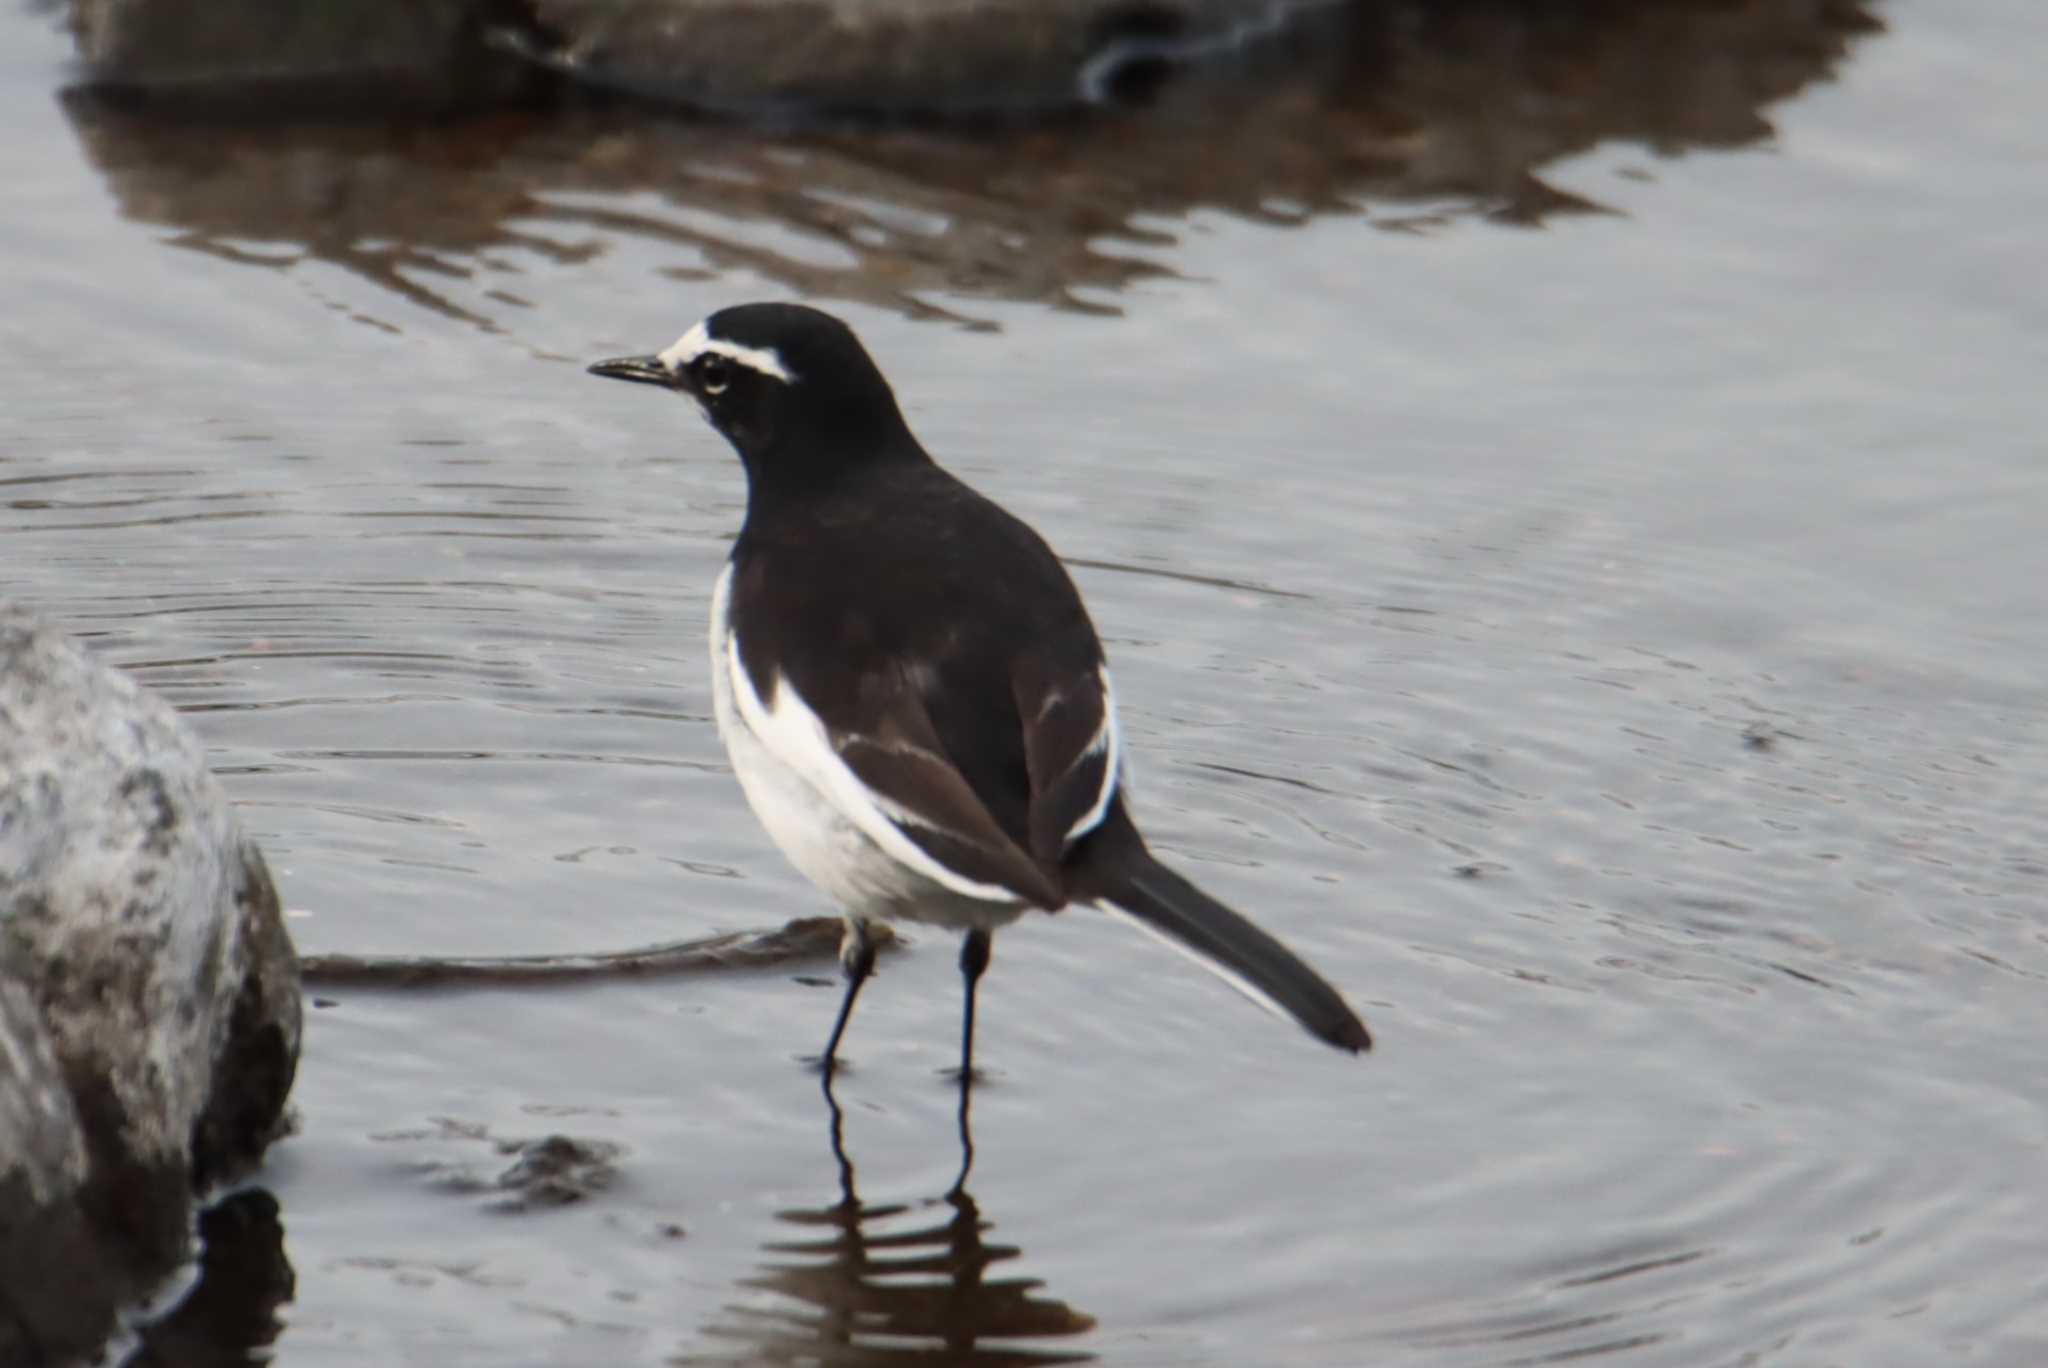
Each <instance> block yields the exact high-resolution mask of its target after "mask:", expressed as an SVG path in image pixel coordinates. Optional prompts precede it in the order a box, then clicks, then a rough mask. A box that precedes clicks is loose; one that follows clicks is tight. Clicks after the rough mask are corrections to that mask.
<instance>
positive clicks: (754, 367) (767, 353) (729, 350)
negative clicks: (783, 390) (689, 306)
mask: <svg viewBox="0 0 2048 1368" xmlns="http://www.w3.org/2000/svg"><path fill="white" fill-rule="evenodd" d="M707 352H709V353H712V354H714V355H717V356H722V357H724V358H725V359H726V360H728V361H732V362H736V363H737V364H739V365H742V366H745V367H746V368H747V369H748V370H751V371H759V372H760V373H761V374H763V375H765V376H768V377H770V378H771V379H775V380H780V381H782V382H783V383H784V384H789V383H790V382H792V381H794V380H795V379H796V377H795V376H794V375H791V374H790V373H789V367H787V366H785V365H783V364H782V354H781V353H780V352H778V351H776V350H775V348H773V347H743V346H741V345H740V344H739V343H737V342H726V341H723V340H721V339H719V338H715V337H713V336H712V335H711V333H710V331H709V330H708V329H706V328H705V326H704V325H703V324H702V323H699V324H698V325H697V326H696V327H694V328H692V329H690V330H689V331H688V332H686V333H684V334H683V335H682V336H681V337H678V338H677V339H676V340H675V342H674V344H673V345H672V346H670V347H669V349H668V350H667V351H665V352H660V353H657V356H656V359H657V360H659V361H660V362H661V364H662V365H664V366H666V367H668V371H669V374H671V375H678V374H681V373H682V370H683V368H684V367H685V366H687V365H689V364H690V363H691V362H692V361H695V360H696V359H697V358H698V357H700V356H703V355H704V354H705V353H707Z"/></svg>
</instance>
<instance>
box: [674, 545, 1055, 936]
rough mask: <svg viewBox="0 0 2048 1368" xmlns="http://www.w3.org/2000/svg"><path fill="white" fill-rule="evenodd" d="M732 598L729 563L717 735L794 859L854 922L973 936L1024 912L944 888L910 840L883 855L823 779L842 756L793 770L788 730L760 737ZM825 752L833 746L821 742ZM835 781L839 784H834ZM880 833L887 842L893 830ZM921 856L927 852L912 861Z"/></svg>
mask: <svg viewBox="0 0 2048 1368" xmlns="http://www.w3.org/2000/svg"><path fill="white" fill-rule="evenodd" d="M731 594H732V566H731V565H730V564H728V565H727V566H726V567H725V569H724V571H723V572H722V573H720V575H719V577H718V584H717V586H716V588H714V589H713V590H712V595H711V643H710V644H711V701H712V707H713V710H714V712H715V714H716V716H717V719H718V735H719V739H720V740H722V741H724V742H725V753H726V756H727V757H728V758H729V759H730V760H731V761H732V771H733V774H734V776H735V777H737V778H738V779H739V781H740V789H741V791H742V792H744V793H745V794H746V795H747V806H749V807H751V808H752V809H753V810H754V816H755V817H757V818H759V819H760V822H761V825H762V826H763V827H765V828H766V829H767V832H768V835H769V838H770V839H771V840H773V841H774V842H775V844H776V846H777V847H778V848H780V849H781V851H782V853H783V854H784V855H785V856H787V857H788V859H789V862H790V863H791V864H793V865H795V866H796V867H797V869H798V870H799V871H801V872H802V874H803V875H804V877H805V878H807V879H809V880H810V881H811V882H812V883H814V884H816V885H817V886H818V887H819V888H820V889H822V890H823V891H824V892H825V894H826V896H828V897H830V898H831V899H832V900H833V901H834V902H836V903H838V904H839V908H840V910H841V911H842V912H844V913H845V914H847V915H848V916H852V917H860V918H892V919H904V920H909V921H921V922H930V923H933V924H936V925H940V926H948V927H955V928H959V929H961V930H967V929H972V928H976V927H979V928H983V929H994V928H996V927H999V926H1004V925H1007V924H1008V923H1010V922H1012V921H1015V920H1016V919H1017V918H1018V917H1019V916H1020V915H1022V913H1023V910H1024V907H1025V904H1024V903H1023V902H1021V901H1020V900H1018V899H1016V898H1015V897H1011V896H1008V895H1007V894H1000V893H997V894H996V895H994V896H991V892H992V891H983V892H966V891H962V888H961V887H957V886H956V887H949V886H948V883H953V884H956V885H957V884H963V883H964V881H962V880H960V879H959V878H958V877H957V876H956V877H955V878H954V879H951V880H948V881H946V882H941V879H940V878H937V877H933V876H932V872H925V871H922V870H920V869H919V868H918V867H917V865H916V864H915V863H913V862H912V861H911V860H906V859H905V858H903V857H902V854H901V853H900V852H901V851H902V850H903V848H904V847H905V846H907V845H908V838H907V837H900V836H899V837H898V838H897V841H896V842H895V843H894V844H895V845H896V846H897V849H898V852H899V853H892V852H891V851H890V850H887V849H884V848H883V846H882V844H881V841H880V840H878V839H877V837H876V836H875V835H871V834H870V832H871V831H872V830H874V829H875V822H876V817H875V815H874V814H873V813H862V814H860V815H861V816H864V817H865V818H866V822H865V827H866V829H864V824H863V822H862V821H858V820H856V819H855V815H854V814H852V813H850V812H849V811H848V806H847V805H848V802H849V800H848V798H847V797H846V793H845V789H846V782H845V781H846V779H847V778H848V777H850V776H846V775H843V774H838V773H834V774H832V775H825V774H824V773H823V770H824V768H825V766H827V765H828V764H831V765H837V764H838V761H837V758H836V756H810V755H805V756H802V757H800V759H801V761H802V763H791V761H790V760H789V759H787V758H785V756H784V755H783V754H780V753H778V751H779V750H780V751H787V750H789V749H790V748H791V745H792V742H791V740H790V736H791V732H790V730H789V729H787V728H782V727H774V728H770V730H771V731H773V732H774V733H775V735H774V736H772V737H764V736H763V735H762V734H761V731H760V730H759V729H757V727H756V726H755V725H753V724H752V723H750V722H749V720H748V715H749V714H750V713H752V714H756V715H758V714H759V713H760V712H761V709H762V705H761V703H760V702H759V700H751V701H752V703H753V706H752V707H742V706H741V703H740V700H739V698H738V697H737V695H736V692H735V690H736V688H740V687H745V688H749V689H751V685H749V684H747V683H746V681H745V678H744V675H743V674H742V673H741V671H742V669H743V667H741V666H740V665H739V662H738V659H737V655H736V653H735V651H734V648H733V642H732V630H731V627H730V625H729V623H728V621H727V612H728V606H729V603H730V600H731ZM797 706H799V707H801V704H800V703H799V704H798V705H797ZM778 711H780V709H779V708H778ZM819 748H820V749H821V750H823V749H827V748H825V747H823V745H822V743H821V744H820V747H819ZM841 768H842V769H843V766H841ZM832 780H836V781H837V783H836V786H835V785H834V784H833V783H832V782H830V781H832ZM854 801H857V800H854ZM883 820H886V819H883ZM881 835H882V836H883V837H887V835H888V832H887V831H883V832H881ZM918 856H921V852H918V854H917V855H914V856H913V859H917V858H918ZM922 863H923V864H925V865H926V866H927V869H929V868H930V866H931V861H930V859H929V857H922ZM933 872H936V871H933ZM942 877H943V876H942ZM969 886H971V885H969Z"/></svg>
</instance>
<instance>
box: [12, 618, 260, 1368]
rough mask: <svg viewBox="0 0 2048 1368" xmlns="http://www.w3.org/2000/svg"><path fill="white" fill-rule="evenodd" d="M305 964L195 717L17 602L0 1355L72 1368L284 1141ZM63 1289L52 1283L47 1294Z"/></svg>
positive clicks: (13, 667) (14, 620)
mask: <svg viewBox="0 0 2048 1368" xmlns="http://www.w3.org/2000/svg"><path fill="white" fill-rule="evenodd" d="M299 1024H300V1023H299V993H298V978H297V966H296V961H295V958H294V956H293V953H292V948H291V942H290V939H289V937H288V936H287V935H286V932H285V929H284V922H283V915H282V912H281V909H280V908H279V905H278V901H277V894H276V891H275V889H274V888H273V887H272V885H271V882H270V877H269V874H268V872H267V871H266V870H265V868H264V864H263V859H262V856H261V855H260V854H259V853H258V851H257V849H256V847H255V846H254V845H253V844H252V843H251V842H250V841H249V840H248V839H247V838H246V837H245V836H244V835H243V834H242V832H241V829H240V827H239V825H238V824H237V822H236V820H235V817H234V813H233V811H232V810H231V808H230V807H229V805H228V802H227V799H226V797H225V795H223V794H222V792H221V791H220V788H219V786H218V785H217V784H216V783H215V782H214V780H213V778H212V776H211V775H210V774H209V773H208V772H207V770H206V765H205V759H204V756H203V755H202V753H201V751H200V748H199V745H198V743H197V742H196V741H195V740H194V739H193V737H192V735H191V733H190V732H189V731H188V730H186V728H185V727H184V726H183V725H182V724H181V723H180V722H179V720H178V718H177V717H176V715H175V714H174V713H173V712H172V711H171V710H170V708H168V707H167V706H165V704H164V703H163V702H162V701H161V700H159V699H157V698H155V697H154V696H152V695H150V694H148V693H145V692H144V691H143V690H142V689H141V688H139V687H138V686H137V685H136V684H135V682H134V681H133V680H131V679H129V678H128V677H127V676H126V675H123V674H121V673H120V672H118V671H116V670H113V669H110V668H108V667H107V666H104V665H101V664H99V663H98V662H96V661H94V660H93V659H92V658H91V657H89V656H88V655H86V654H85V653H84V652H83V651H82V650H80V649H79V648H78V646H76V645H75V644H74V643H72V642H71V641H69V640H67V639H66V638H65V637H63V636H62V635H61V634H59V633H57V632H55V631H53V630H51V629H50V628H49V627H47V626H45V625H43V624H41V623H40V622H38V621H37V620H36V619H35V618H34V617H33V616H31V615H30V614H28V613H27V612H25V611H24V610H22V609H20V608H17V607H12V606H8V605H0V1362H4V1363H7V1364H10V1365H12V1364H17V1363H36V1362H40V1361H49V1362H61V1361H63V1359H64V1358H65V1357H66V1356H67V1355H68V1354H72V1353H76V1352H80V1351H81V1350H83V1349H89V1348H90V1347H91V1346H92V1345H93V1344H95V1343H97V1342H98V1338H99V1337H100V1336H103V1335H104V1333H105V1330H106V1328H107V1327H108V1325H110V1324H111V1317H112V1315H113V1312H114V1310H115V1308H116V1307H118V1306H119V1305H120V1303H121V1302H123V1301H125V1300H127V1299H128V1298H129V1297H131V1296H132V1295H134V1294H135V1293H136V1292H137V1291H138V1290H140V1289H141V1288H142V1287H144V1286H146V1285H147V1284H148V1283H149V1282H150V1281H151V1280H153V1279H155V1278H157V1277H160V1276H162V1274H163V1273H164V1272H166V1271H168V1269H170V1268H171V1267H172V1266H174V1265H175V1264H176V1263H177V1262H179V1261H180V1260H181V1259H182V1258H183V1257H184V1256H185V1254H186V1253H187V1249H188V1245H189V1242H190V1229H191V1206H192V1198H193V1194H194V1192H195V1190H196V1189H199V1188H202V1187H204V1186H206V1185H208V1184H211V1183H213V1182H215V1181H218V1180H220V1179H222V1178H226V1177H229V1176H232V1175H233V1174H235V1173H236V1172H238V1171H240V1170H241V1169H244V1168H246V1167H247V1166H248V1165H249V1164H250V1163H252V1162H253V1161H254V1160H255V1159H256V1158H258V1157H259V1156H260V1155H261V1154H262V1152H263V1149H264V1147H265V1146H266V1145H267V1144H268V1143H269V1141H270V1140H271V1139H272V1138H273V1137H274V1136H275V1135H276V1134H277V1133H278V1130H279V1126H280V1122H281V1119H282V1117H283V1113H284V1104H285V1098H286V1095H287V1094H288V1092H289V1091H290V1087H291V1080H292V1074H293V1070H294V1069H295V1067H296V1065H297V1059H298V1046H299ZM53 1288H56V1289H62V1295H56V1296H52V1295H49V1290H50V1289H53Z"/></svg>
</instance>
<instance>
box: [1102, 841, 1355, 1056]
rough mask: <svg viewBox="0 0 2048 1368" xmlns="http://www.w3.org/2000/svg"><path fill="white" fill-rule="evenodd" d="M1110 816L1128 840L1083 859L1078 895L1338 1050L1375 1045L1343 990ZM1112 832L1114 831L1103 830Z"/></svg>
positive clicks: (1108, 843)
mask: <svg viewBox="0 0 2048 1368" xmlns="http://www.w3.org/2000/svg"><path fill="white" fill-rule="evenodd" d="M1119 817H1122V814H1121V813H1116V814H1112V817H1111V821H1109V822H1105V823H1104V826H1111V825H1118V826H1122V827H1123V828H1124V832H1122V833H1116V834H1117V835H1125V834H1126V833H1127V839H1115V838H1114V837H1112V839H1111V840H1110V841H1108V842H1105V843H1103V844H1104V845H1106V846H1107V847H1108V848H1107V849H1101V848H1098V849H1096V850H1093V851H1090V852H1088V853H1087V855H1086V856H1084V858H1083V859H1082V860H1081V861H1080V862H1079V864H1080V865H1081V869H1080V870H1078V871H1077V873H1080V874H1081V877H1080V878H1079V879H1078V880H1077V881H1076V882H1077V883H1078V884H1079V885H1080V886H1079V887H1077V888H1076V890H1075V891H1076V895H1077V896H1079V897H1082V898H1086V899H1088V900H1089V901H1092V902H1094V903H1096V904H1097V905H1099V906H1101V907H1102V908H1103V909H1105V910H1106V911H1109V912H1113V913H1116V914H1118V915H1120V916H1122V917H1124V918H1125V919H1127V920H1129V921H1131V922H1134V923H1136V924H1137V926H1138V927H1139V928H1140V929H1142V930H1145V931H1148V932H1151V933H1152V934H1153V935H1155V936H1158V937H1159V938H1160V939H1162V940H1164V941H1166V942H1167V944H1169V945H1171V946H1172V947H1173V948H1174V949H1176V950H1181V951H1184V952H1186V953H1188V954H1189V955H1191V956H1192V957H1194V958H1195V959H1197V960H1198V961H1199V962H1200V963H1201V965H1202V967H1203V968H1205V969H1208V970H1210V971H1211V972H1213V973H1216V974H1219V975H1221V976H1222V977H1223V978H1224V980H1225V981H1227V982H1228V983H1229V984H1230V985H1231V986H1232V987H1233V988H1235V989H1237V990H1238V991H1239V992H1241V993H1243V994H1244V995H1245V996H1246V997H1249V998H1250V999H1252V1001H1254V1002H1256V1003H1258V1004H1259V1005H1260V1006H1262V1007H1265V1008H1267V1009H1269V1010H1271V1011H1274V1012H1277V1013H1280V1014H1281V1015H1284V1016H1291V1017H1293V1018H1294V1019H1295V1020H1296V1021H1298V1022H1300V1023H1301V1024H1302V1026H1303V1027H1304V1028H1306V1029H1307V1031H1308V1033H1309V1034H1310V1035H1313V1036H1315V1037H1317V1038H1318V1039H1320V1040H1324V1041H1327V1042H1329V1043H1330V1044H1332V1045H1334V1046H1336V1047H1337V1048H1338V1049H1340V1050H1350V1051H1352V1052H1353V1053H1356V1052H1358V1051H1360V1050H1369V1049H1371V1048H1372V1034H1371V1033H1370V1032H1368V1031H1367V1030H1366V1029H1365V1023H1364V1022H1362V1021H1360V1020H1359V1019H1358V1016H1357V1014H1356V1013H1354V1012H1353V1011H1352V1010H1351V1008H1350V1007H1349V1006H1347V1005H1346V1004H1345V1001H1344V999H1343V998H1341V997H1339V996H1338V995H1337V990H1336V989H1335V988H1332V987H1331V986H1330V985H1329V984H1328V983H1326V982H1324V981H1323V977H1322V975H1320V974H1318V973H1316V971H1315V970H1313V969H1311V968H1309V967H1308V966H1307V965H1306V964H1304V963H1302V961H1301V957H1300V956H1298V955H1296V954H1295V953H1294V952H1293V951H1292V950H1289V949H1288V948H1287V947H1286V946H1284V945H1282V944H1281V943H1280V942H1279V941H1277V940H1275V939H1273V937H1271V936H1269V935H1267V934H1266V933H1265V932H1264V931H1261V930H1260V929H1259V928H1258V927H1257V926H1254V925H1253V924H1252V923H1251V922H1249V921H1247V920H1246V919H1245V918H1244V917H1242V916H1240V915H1239V914H1237V913H1236V912H1233V911H1231V910H1230V909H1229V908H1227V907H1225V906H1224V905H1223V904H1222V903H1220V902H1217V901H1216V900H1215V899H1214V898H1212V897H1210V896H1209V895H1208V894H1207V893H1204V892H1203V891H1202V890H1201V889H1199V888H1197V887H1195V886H1194V885H1193V884H1191V883H1189V882H1188V881H1187V880H1186V879H1183V878H1182V877H1181V876H1180V875H1178V874H1176V873H1174V872H1173V871H1172V870H1170V869H1168V868H1167V867H1166V866H1165V865H1163V864H1161V863H1159V861H1157V860H1155V859H1153V858H1152V855H1151V853H1150V852H1149V851H1147V850H1146V849H1145V845H1144V842H1143V841H1142V840H1140V839H1139V838H1138V834H1137V832H1136V831H1135V830H1134V829H1132V828H1131V827H1130V826H1129V819H1128V818H1123V819H1122V821H1121V822H1118V821H1117V820H1116V819H1117V818H1119ZM1105 834H1106V835H1107V834H1109V833H1105Z"/></svg>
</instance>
